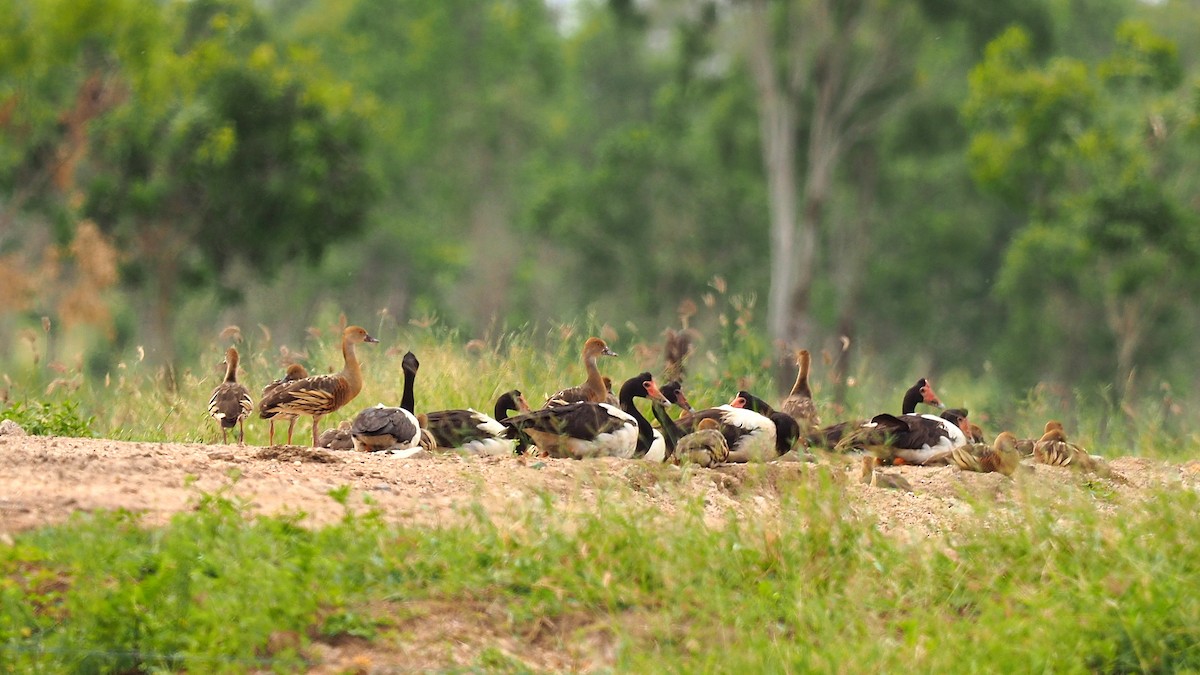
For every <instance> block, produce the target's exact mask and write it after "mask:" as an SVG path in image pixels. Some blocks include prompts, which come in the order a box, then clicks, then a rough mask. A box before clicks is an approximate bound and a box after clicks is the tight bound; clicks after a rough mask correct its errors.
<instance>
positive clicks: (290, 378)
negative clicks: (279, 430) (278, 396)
mask: <svg viewBox="0 0 1200 675" xmlns="http://www.w3.org/2000/svg"><path fill="white" fill-rule="evenodd" d="M306 377H308V371H307V370H305V369H304V366H302V365H300V364H299V363H293V364H291V365H289V366H288V367H287V371H286V372H285V373H284V374H283V377H281V378H279V379H278V380H275V381H273V382H271V383H270V384H268V385H267V386H265V387H263V389H262V395H261V396H260V397H259V401H258V416H259V417H261V418H263V419H265V420H268V422H269V423H270V426H269V427H268V429H269V431H268V432H267V445H275V420H276V419H286V420H287V421H288V433H287V442H288V445H291V444H292V430H293V429H295V427H296V416H295V415H293V414H291V413H278V412H270V411H268V410H267V409H266V408H265V407H264V404H265V403H267V401H268V400H269V399H270V396H271V394H273V393H274V392H275V390H276V389H279V388H280V387H282V386H283V385H285V384H287V383H289V382H295V381H296V380H303V379H304V378H306ZM321 447H329V446H326V445H324V444H322V446H321Z"/></svg>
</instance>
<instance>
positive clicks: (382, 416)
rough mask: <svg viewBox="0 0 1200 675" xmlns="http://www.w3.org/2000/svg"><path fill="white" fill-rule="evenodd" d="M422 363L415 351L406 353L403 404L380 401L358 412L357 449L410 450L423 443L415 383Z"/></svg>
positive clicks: (353, 426) (354, 427)
mask: <svg viewBox="0 0 1200 675" xmlns="http://www.w3.org/2000/svg"><path fill="white" fill-rule="evenodd" d="M420 365H421V364H420V362H419V361H417V357H416V355H415V354H413V353H412V352H408V353H407V354H405V355H404V358H403V359H401V361H400V369H401V370H403V371H404V393H403V394H402V395H401V397H400V407H395V406H385V405H384V404H382V403H380V404H377V405H376V406H375V407H373V408H367V409H366V410H363V411H362V412H360V413H358V415H357V416H355V418H354V421H353V422H352V423H351V424H350V437H351V438H353V439H354V449H355V450H358V451H359V452H380V451H383V450H408V449H411V448H415V447H417V446H419V445H420V443H421V437H422V434H421V421H420V420H419V419H417V416H416V415H414V414H413V407H414V405H415V404H416V397H415V395H414V393H413V384H414V382H415V381H416V379H417V368H419V367H420Z"/></svg>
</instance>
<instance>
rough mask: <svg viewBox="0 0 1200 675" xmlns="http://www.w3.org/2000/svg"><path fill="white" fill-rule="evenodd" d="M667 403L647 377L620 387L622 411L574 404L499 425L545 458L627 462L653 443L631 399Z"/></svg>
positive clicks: (588, 403) (651, 432) (646, 423)
mask: <svg viewBox="0 0 1200 675" xmlns="http://www.w3.org/2000/svg"><path fill="white" fill-rule="evenodd" d="M639 397H644V398H650V399H651V400H656V401H660V402H664V403H665V402H666V399H664V398H663V396H662V392H660V391H659V390H658V385H657V384H656V383H655V382H654V378H653V377H652V376H651V375H650V373H648V372H646V373H641V374H639V375H637V376H635V377H632V378H630V379H628V380H626V381H625V383H624V384H623V385H622V386H621V390H620V394H619V395H618V399H619V400H620V401H621V407H619V408H618V407H616V406H614V405H611V404H608V403H593V402H591V401H579V402H575V403H567V404H565V405H556V406H552V407H549V408H542V409H540V410H534V411H531V412H528V413H525V414H522V415H515V416H513V417H509V418H508V419H506V420H504V421H503V422H502V424H504V426H506V427H508V428H509V429H510V431H509V435H510V436H511V437H514V438H515V437H518V436H519V435H521V434H524V435H526V436H528V437H529V438H530V439H531V440H532V441H533V443H534V444H535V445H537V447H538V448H539V449H540V450H541V451H542V452H543V453H545V454H546V455H547V456H550V457H566V458H574V459H583V458H587V457H622V458H626V459H628V458H632V457H636V456H640V455H644V454H645V453H646V452H647V451H648V450H649V448H650V444H651V443H652V442H653V437H654V429H653V427H651V426H650V422H649V421H647V420H646V418H645V417H643V416H642V414H641V413H639V412H638V411H637V407H636V406H635V405H634V399H635V398H639Z"/></svg>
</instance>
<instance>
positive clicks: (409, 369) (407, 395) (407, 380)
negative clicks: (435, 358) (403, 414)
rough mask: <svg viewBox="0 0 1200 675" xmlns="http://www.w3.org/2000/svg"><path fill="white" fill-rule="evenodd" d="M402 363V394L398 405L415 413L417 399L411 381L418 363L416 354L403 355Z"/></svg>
mask: <svg viewBox="0 0 1200 675" xmlns="http://www.w3.org/2000/svg"><path fill="white" fill-rule="evenodd" d="M410 357H411V358H410ZM402 363H403V366H402V368H403V369H404V395H402V396H401V397H400V407H401V408H404V409H405V410H407V411H408V412H410V413H412V414H414V415H416V414H417V411H416V407H417V399H416V396H415V395H414V394H413V383H414V382H416V379H417V367H418V366H419V365H420V363H419V362H418V361H417V357H416V355H414V354H413V353H412V352H409V353H407V354H405V355H404V360H403V362H402Z"/></svg>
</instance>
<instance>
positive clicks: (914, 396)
mask: <svg viewBox="0 0 1200 675" xmlns="http://www.w3.org/2000/svg"><path fill="white" fill-rule="evenodd" d="M924 388H925V378H921V379H919V380H917V383H916V384H914V385H913V386H911V387H909V388H908V391H906V392H904V400H903V401H902V402H901V403H902V405H901V407H900V410H901V413H900V414H902V415H911V414H913V413H915V412H917V404H918V403H920V402H921V401H924V400H925V394H924V392H922V391H921V390H922V389H924Z"/></svg>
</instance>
